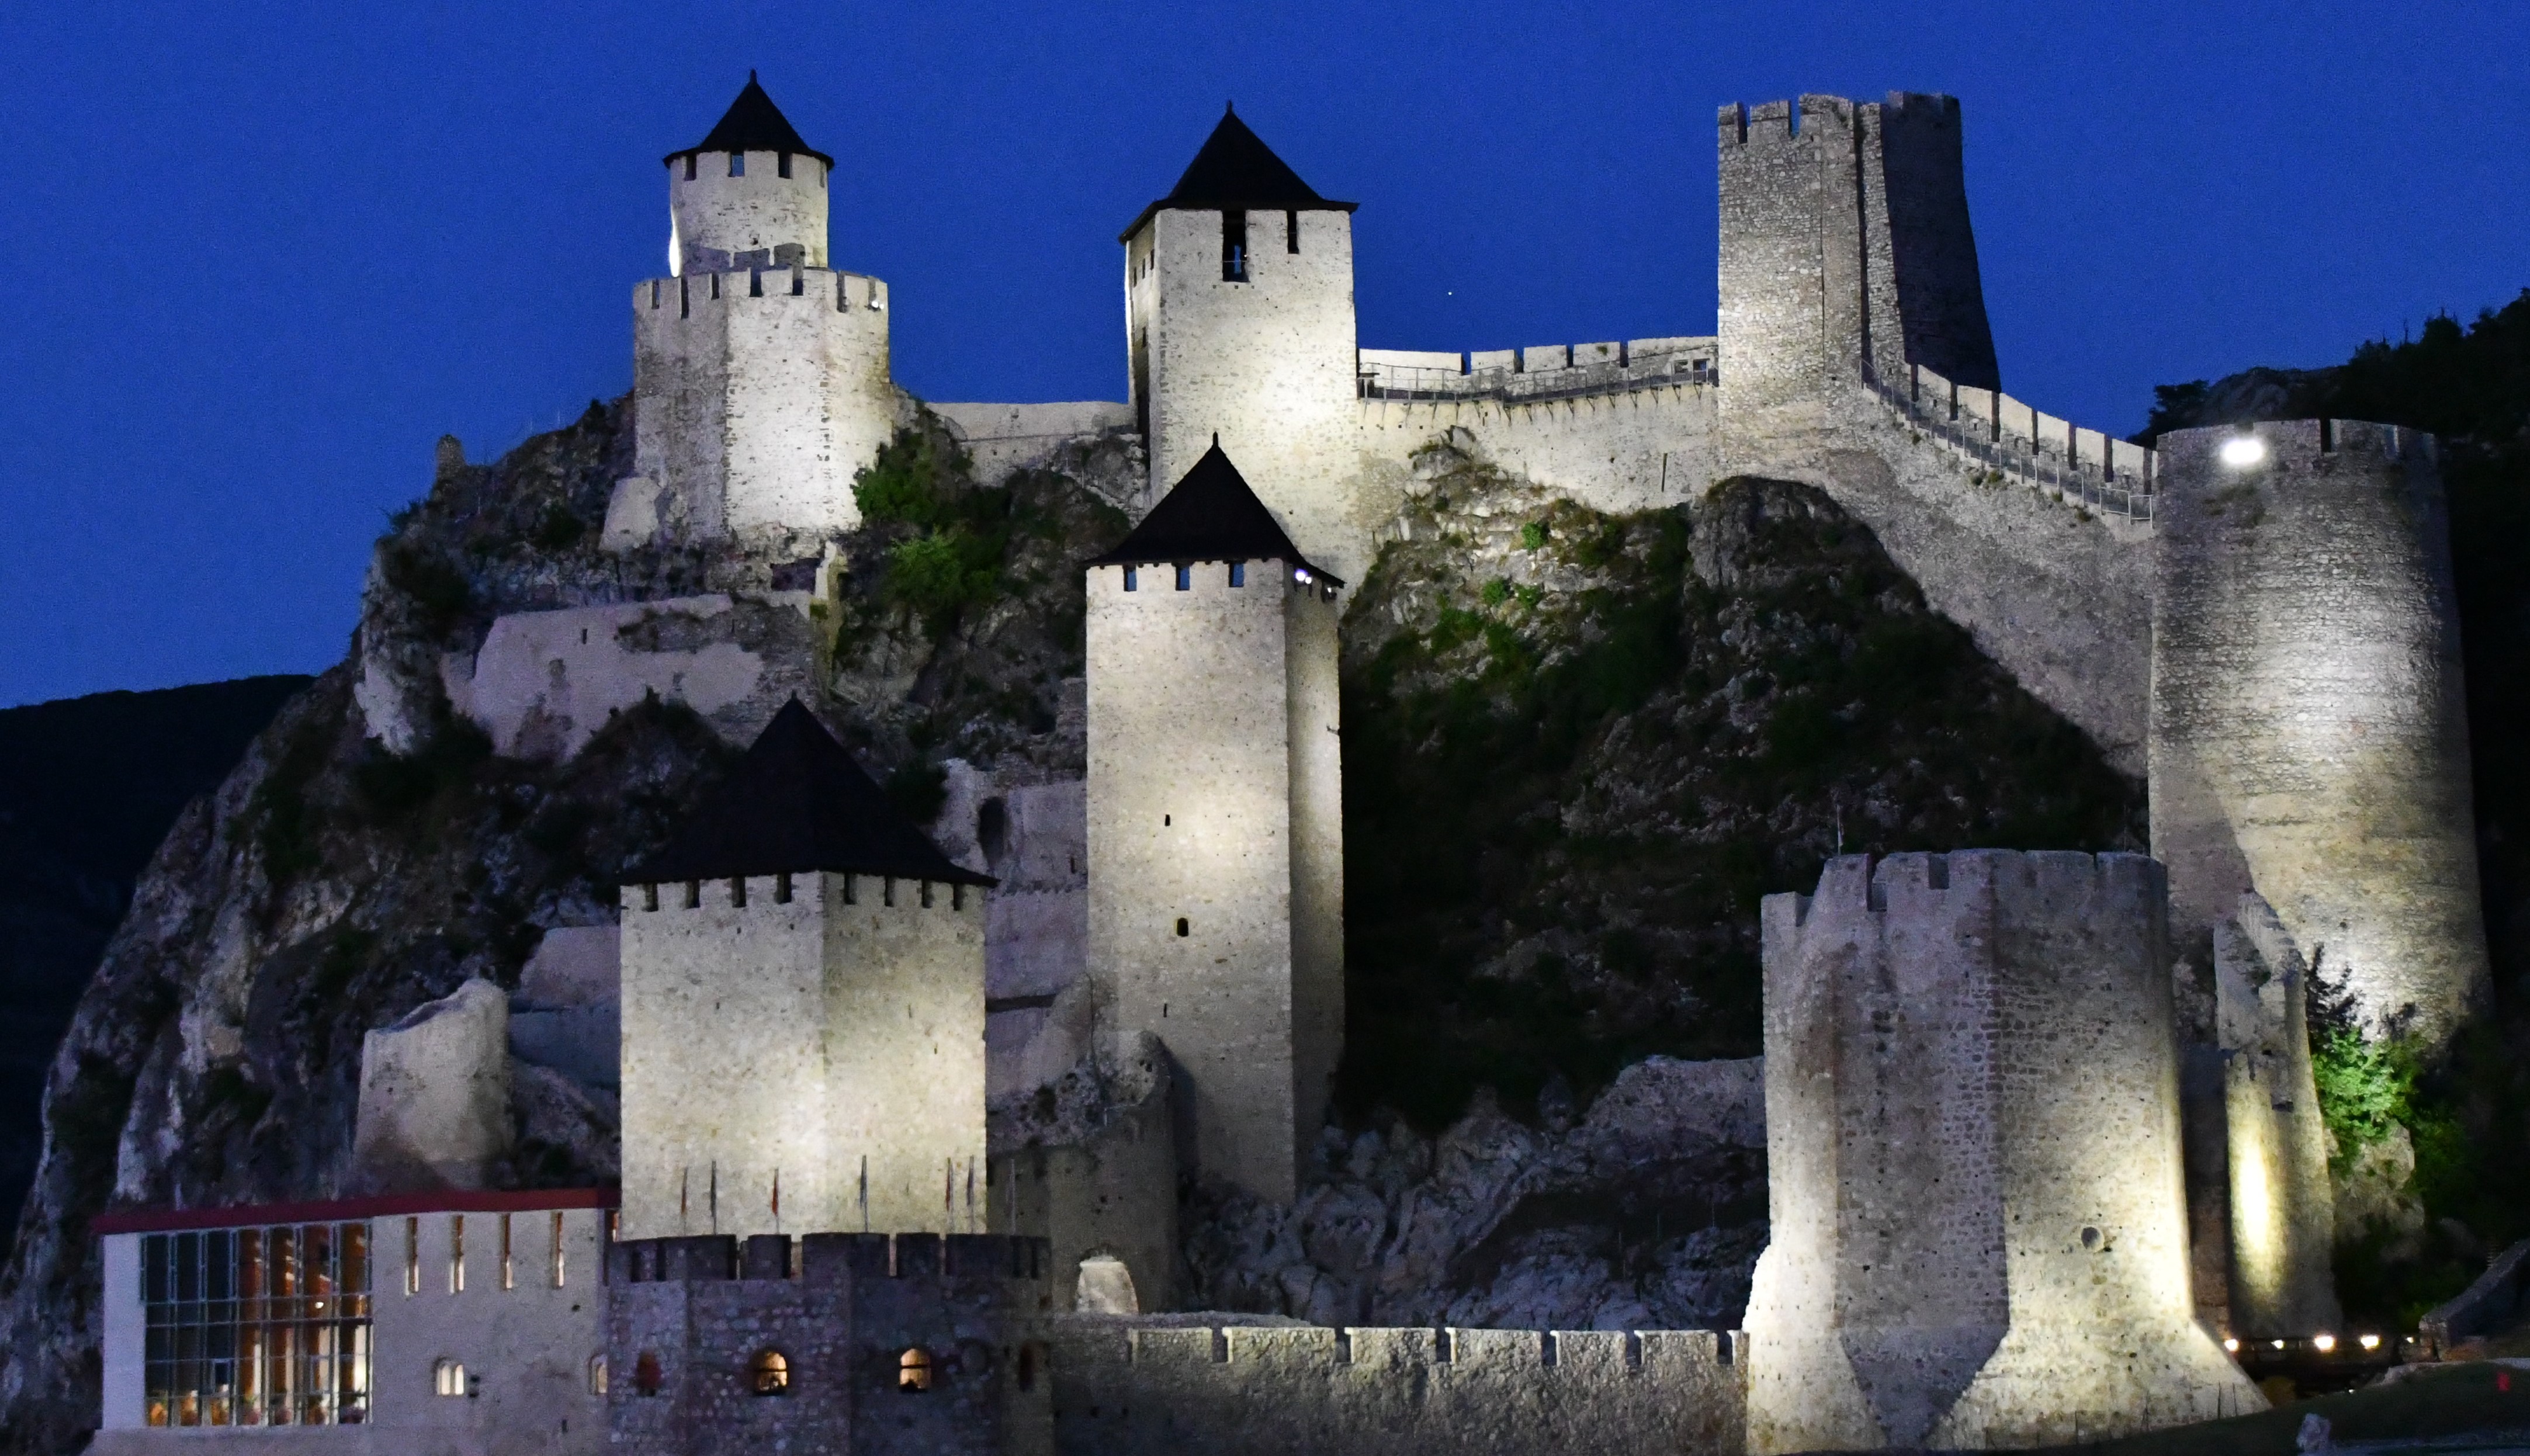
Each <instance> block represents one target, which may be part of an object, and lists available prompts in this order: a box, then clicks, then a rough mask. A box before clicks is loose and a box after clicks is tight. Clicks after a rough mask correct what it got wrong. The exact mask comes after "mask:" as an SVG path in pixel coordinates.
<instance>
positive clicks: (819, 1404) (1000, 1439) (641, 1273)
mask: <svg viewBox="0 0 2530 1456" xmlns="http://www.w3.org/2000/svg"><path fill="white" fill-rule="evenodd" d="M1046 1263H1047V1259H1046V1251H1045V1245H1044V1242H1043V1241H1042V1240H1038V1239H1025V1238H1012V1237H1009V1236H1005V1235H1000V1234H957V1235H952V1236H950V1237H948V1238H946V1239H943V1238H941V1237H939V1236H937V1235H934V1234H928V1233H900V1234H895V1235H889V1234H851V1233H811V1234H809V1235H807V1236H806V1237H804V1238H801V1239H798V1240H797V1241H794V1240H792V1239H790V1238H786V1237H783V1236H780V1235H774V1234H766V1235H758V1236H755V1237H751V1238H748V1239H746V1240H745V1241H744V1242H743V1244H742V1243H741V1242H740V1241H738V1240H736V1239H733V1238H728V1237H719V1238H710V1237H695V1238H672V1239H651V1240H633V1241H627V1242H624V1243H620V1244H617V1245H616V1246H614V1248H613V1249H612V1250H611V1251H610V1253H609V1264H610V1269H609V1273H610V1280H611V1289H610V1293H611V1295H612V1298H611V1299H610V1300H609V1304H608V1312H607V1352H608V1362H609V1365H610V1371H611V1374H610V1378H609V1380H608V1384H607V1416H608V1426H609V1442H608V1446H607V1449H609V1450H611V1451H617V1452H626V1453H631V1456H719V1453H729V1456H739V1453H742V1452H744V1453H752V1452H761V1451H782V1452H788V1453H792V1456H916V1453H920V1456H941V1453H947V1456H960V1453H971V1456H1050V1453H1051V1451H1052V1449H1053V1417H1052V1394H1053V1391H1052V1381H1051V1379H1050V1378H1049V1377H1048V1375H1049V1372H1048V1370H1047V1361H1046V1358H1045V1350H1044V1348H1043V1346H1042V1345H1041V1344H1039V1343H1038V1342H1037V1339H1036V1337H1035V1334H1034V1325H1035V1321H1037V1319H1038V1318H1039V1317H1040V1315H1041V1313H1042V1311H1043V1309H1044V1306H1045V1301H1046V1295H1045V1288H1046ZM768 1357H769V1359H768ZM777 1371H778V1375H776V1374H775V1373H776V1372H777ZM768 1379H778V1381H779V1387H778V1393H775V1392H773V1391H768V1390H766V1389H765V1387H764V1382H765V1381H767V1380H768Z"/></svg>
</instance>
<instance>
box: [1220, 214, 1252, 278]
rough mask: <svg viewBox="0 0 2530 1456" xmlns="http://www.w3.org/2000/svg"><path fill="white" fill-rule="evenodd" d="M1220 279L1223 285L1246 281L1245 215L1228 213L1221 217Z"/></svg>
mask: <svg viewBox="0 0 2530 1456" xmlns="http://www.w3.org/2000/svg"><path fill="white" fill-rule="evenodd" d="M1221 279H1222V282H1224V283H1245V282H1246V281H1247V214H1246V213H1244V212H1239V211H1236V210H1233V211H1228V212H1224V213H1223V214H1222V215H1221Z"/></svg>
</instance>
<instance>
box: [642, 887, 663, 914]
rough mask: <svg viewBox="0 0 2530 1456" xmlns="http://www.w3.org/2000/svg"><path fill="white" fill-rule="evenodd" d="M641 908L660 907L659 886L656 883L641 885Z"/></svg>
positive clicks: (651, 908) (653, 908)
mask: <svg viewBox="0 0 2530 1456" xmlns="http://www.w3.org/2000/svg"><path fill="white" fill-rule="evenodd" d="M641 908H642V909H644V910H655V909H657V908H659V887H657V886H656V885H644V886H642V887H641Z"/></svg>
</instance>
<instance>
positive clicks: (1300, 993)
mask: <svg viewBox="0 0 2530 1456" xmlns="http://www.w3.org/2000/svg"><path fill="white" fill-rule="evenodd" d="M1165 215H1166V214H1163V216H1165ZM1183 569H1184V573H1185V574H1184V576H1183V580H1184V582H1185V586H1184V588H1183V589H1179V588H1178V587H1177V585H1176V582H1177V580H1178V579H1180V578H1179V577H1178V576H1177V573H1176V571H1175V570H1173V569H1172V568H1170V567H1167V566H1143V567H1140V568H1139V569H1138V571H1136V572H1134V573H1133V589H1130V590H1128V587H1127V582H1128V570H1127V568H1125V567H1121V566H1101V567H1096V568H1093V569H1092V570H1091V571H1090V572H1089V581H1088V594H1089V608H1088V623H1087V643H1088V679H1089V700H1088V716H1089V740H1088V815H1089V968H1090V973H1091V975H1092V976H1093V977H1094V978H1096V980H1097V982H1098V986H1099V990H1100V993H1101V994H1100V1000H1101V1001H1102V1002H1103V1004H1104V1006H1105V1008H1106V1010H1107V1016H1108V1021H1107V1025H1106V1026H1105V1028H1104V1029H1103V1031H1102V1036H1105V1037H1107V1038H1109V1039H1110V1040H1111V1041H1115V1042H1117V1043H1118V1044H1119V1045H1120V1046H1121V1041H1122V1039H1124V1038H1128V1037H1129V1036H1130V1034H1131V1033H1133V1032H1136V1031H1147V1032H1149V1033H1150V1034H1151V1035H1153V1036H1156V1037H1157V1038H1159V1040H1160V1041H1161V1042H1162V1043H1164V1044H1166V1046H1167V1047H1168V1049H1169V1052H1170V1053H1171V1055H1172V1056H1173V1057H1174V1059H1175V1060H1176V1062H1177V1064H1178V1067H1179V1069H1180V1073H1181V1076H1182V1078H1183V1085H1182V1087H1181V1093H1182V1094H1183V1098H1184V1104H1183V1115H1184V1119H1185V1122H1186V1124H1187V1125H1188V1126H1189V1127H1190V1128H1191V1129H1192V1143H1191V1149H1190V1151H1191V1154H1192V1161H1193V1163H1194V1169H1195V1170H1196V1171H1198V1172H1199V1173H1200V1174H1202V1175H1204V1176H1208V1177H1213V1178H1218V1179H1222V1180H1225V1181H1227V1182H1230V1183H1232V1184H1235V1185H1237V1186H1238V1187H1241V1188H1244V1189H1246V1190H1248V1191H1250V1192H1252V1193H1255V1194H1256V1195H1257V1196H1259V1197H1263V1198H1268V1199H1275V1200H1284V1201H1288V1200H1289V1199H1290V1198H1291V1197H1292V1196H1293V1190H1294V1188H1295V1187H1296V1181H1297V1177H1298V1163H1299V1158H1300V1154H1301V1150H1302V1149H1303V1148H1304V1147H1305V1146H1306V1142H1307V1140H1308V1139H1309V1138H1311V1137H1313V1136H1315V1134H1316V1130H1317V1128H1318V1126H1319V1124H1320V1123H1321V1122H1322V1121H1323V1119H1324V1116H1325V1108H1326V1100H1327V1097H1328V1093H1329V1087H1328V1085H1327V1079H1328V1078H1330V1077H1331V1076H1332V1073H1333V1069H1334V1066H1335V1062H1336V1057H1337V1054H1338V1052H1339V1051H1340V1048H1341V1018H1342V1014H1343V1010H1342V1007H1343V1001H1342V985H1343V959H1342V944H1343V942H1342V937H1343V930H1342V925H1343V920H1342V916H1343V902H1342V889H1341V886H1342V864H1343V837H1342V836H1343V829H1342V822H1341V808H1342V789H1341V767H1340V759H1339V754H1340V752H1341V740H1340V739H1339V738H1338V736H1337V733H1336V729H1337V728H1339V727H1340V725H1339V724H1338V722H1337V717H1336V715H1337V701H1336V691H1335V670H1336V652H1335V623H1336V618H1337V612H1338V607H1337V603H1336V602H1335V600H1334V599H1333V598H1334V594H1333V592H1332V590H1331V589H1330V588H1328V587H1327V586H1326V585H1325V583H1323V582H1314V581H1312V582H1302V581H1298V580H1295V579H1293V576H1294V573H1293V571H1292V570H1291V569H1290V568H1289V567H1286V566H1282V565H1280V564H1277V563H1271V562H1249V563H1246V564H1245V565H1244V571H1245V576H1244V580H1245V584H1244V585H1243V586H1238V587H1234V586H1231V585H1230V584H1229V566H1228V565H1227V564H1225V563H1218V562H1207V563H1201V564H1197V565H1193V566H1187V567H1185V568H1183Z"/></svg>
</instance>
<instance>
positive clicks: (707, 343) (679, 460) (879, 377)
mask: <svg viewBox="0 0 2530 1456" xmlns="http://www.w3.org/2000/svg"><path fill="white" fill-rule="evenodd" d="M898 412H899V403H898V399H897V395H896V391H895V387H894V385H893V384H891V383H890V381H889V377H888V323H887V285H886V284H884V283H882V282H880V281H879V280H877V279H874V278H864V277H861V276H860V275H858V274H853V273H836V272H830V271H827V270H825V269H823V268H809V267H801V266H791V267H777V268H762V267H756V268H745V269H742V270H739V271H733V272H726V273H722V272H708V273H688V274H686V275H684V276H682V277H676V278H654V279H651V280H648V281H647V282H644V283H641V284H638V285H636V286H635V287H634V289H633V416H634V447H633V469H634V474H633V477H631V478H629V479H628V480H627V481H625V482H624V483H623V484H621V485H619V486H618V488H617V494H616V499H615V500H614V501H613V502H611V503H610V506H609V509H608V512H607V522H608V540H609V542H610V544H613V545H616V546H618V547H623V546H628V545H633V544H637V543H638V542H640V541H642V540H645V539H653V538H655V539H661V540H669V541H681V542H711V541H719V540H724V539H729V538H732V537H735V538H738V539H741V540H746V539H750V538H756V537H764V536H769V535H776V534H779V533H782V532H805V533H809V534H824V533H831V532H836V531H844V530H850V529H851V528H852V527H853V525H854V524H855V523H856V522H857V521H858V520H859V519H860V514H859V511H858V508H857V507H855V506H854V505H853V496H852V484H853V473H854V472H855V471H857V470H858V469H860V467H862V466H863V465H866V464H868V463H869V462H870V460H871V459H872V458H874V457H875V456H876V455H877V453H878V449H879V447H880V446H882V445H884V444H886V443H887V441H888V439H889V438H890V437H891V435H892V434H893V433H894V431H895V428H896V423H897V417H898ZM645 525H646V526H647V527H648V528H649V529H648V530H647V531H646V532H645V531H644V526H645Z"/></svg>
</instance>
